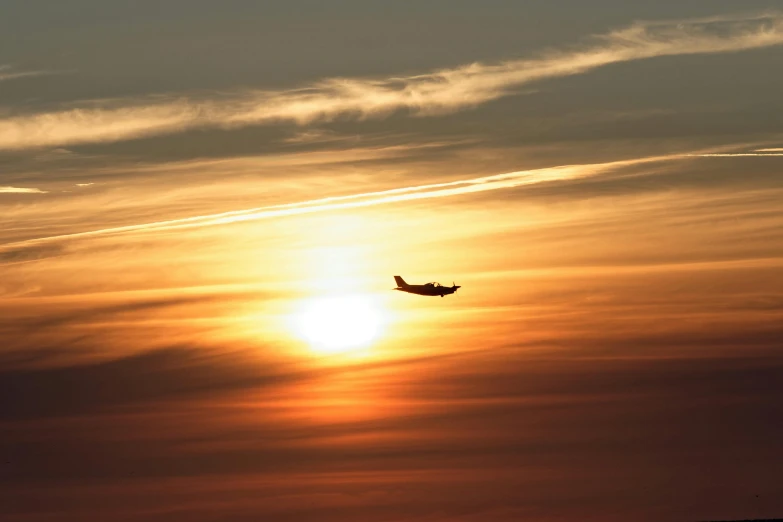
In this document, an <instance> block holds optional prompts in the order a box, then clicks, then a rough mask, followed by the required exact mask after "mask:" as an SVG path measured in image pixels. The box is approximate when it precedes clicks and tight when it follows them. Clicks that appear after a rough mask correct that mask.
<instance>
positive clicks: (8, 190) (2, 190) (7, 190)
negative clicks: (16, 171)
mask: <svg viewBox="0 0 783 522" xmlns="http://www.w3.org/2000/svg"><path fill="white" fill-rule="evenodd" d="M0 194H46V191H45V190H41V189H37V188H24V187H0Z"/></svg>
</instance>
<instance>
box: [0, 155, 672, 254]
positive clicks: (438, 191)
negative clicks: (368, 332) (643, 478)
mask: <svg viewBox="0 0 783 522" xmlns="http://www.w3.org/2000/svg"><path fill="white" fill-rule="evenodd" d="M678 157H679V156H664V157H650V158H640V159H634V160H625V161H615V162H609V163H599V164H590V165H564V166H557V167H550V168H543V169H535V170H526V171H517V172H510V173H505V174H496V175H492V176H482V177H479V178H472V179H466V180H458V181H448V182H443V183H431V184H425V185H417V186H410V187H401V188H395V189H390V190H382V191H377V192H366V193H362V194H352V195H345V196H333V197H326V198H320V199H313V200H308V201H301V202H297V203H288V204H282V205H271V206H266V207H258V208H251V209H245V210H237V211H229V212H222V213H217V214H208V215H201V216H193V217H188V218H182V219H172V220H167V221H159V222H153V223H144V224H138V225H127V226H120V227H113V228H104V229H100V230H92V231H88V232H77V233H73V234H63V235H57V236H50V237H43V238H37V239H30V240H25V241H20V242H15V243H7V244H5V245H3V246H1V247H0V250H3V251H4V250H7V249H18V248H23V247H27V246H34V245H38V244H41V243H47V242H52V241H54V242H56V241H67V240H75V239H82V238H89V237H95V236H104V235H113V234H123V233H132V232H147V231H163V230H176V229H185V228H194V227H206V226H216V225H226V224H232V223H239V222H244V221H254V220H260V219H268V218H275V217H285V216H293V215H301V214H311V213H315V212H326V211H334V210H346V209H356V208H363V207H370V206H375V205H384V204H390V203H401V202H405V201H413V200H422V199H432V198H442V197H450V196H460V195H466V194H473V193H478V192H486V191H492V190H500V189H511V188H515V187H520V186H523V185H532V184H537V183H544V182H549V181H564V180H575V179H580V178H585V177H589V176H595V175H598V174H602V173H606V172H609V171H611V170H614V169H619V168H622V167H627V166H632V165H639V164H643V163H652V162H659V161H666V160H672V159H677V158H678Z"/></svg>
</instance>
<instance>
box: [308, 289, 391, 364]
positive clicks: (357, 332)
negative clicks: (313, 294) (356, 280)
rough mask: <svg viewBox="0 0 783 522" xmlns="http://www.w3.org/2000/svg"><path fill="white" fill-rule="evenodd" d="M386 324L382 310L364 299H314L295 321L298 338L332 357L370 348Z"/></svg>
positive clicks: (372, 302) (343, 297) (346, 297)
mask: <svg viewBox="0 0 783 522" xmlns="http://www.w3.org/2000/svg"><path fill="white" fill-rule="evenodd" d="M382 323H383V314H382V313H381V310H380V308H379V306H378V305H377V304H376V303H375V301H374V300H373V299H372V298H370V297H368V296H362V295H350V296H332V297H320V298H314V299H310V300H308V301H306V302H305V303H304V304H303V306H302V307H301V308H300V309H299V310H298V311H297V312H296V315H295V317H294V328H295V330H296V332H297V334H298V335H300V336H301V337H302V338H303V339H304V340H305V341H307V342H308V343H309V344H310V345H311V346H312V347H313V349H315V350H317V351H319V352H322V353H329V354H334V353H346V352H351V351H357V350H359V349H361V348H365V347H367V346H369V345H370V343H372V341H374V340H375V339H376V338H377V336H378V334H379V333H380V330H381V327H382Z"/></svg>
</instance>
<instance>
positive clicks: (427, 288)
mask: <svg viewBox="0 0 783 522" xmlns="http://www.w3.org/2000/svg"><path fill="white" fill-rule="evenodd" d="M394 280H395V281H396V282H397V288H395V289H394V290H399V291H400V292H408V293H409V294H416V295H428V296H436V295H439V296H441V297H443V296H444V295H449V294H453V293H454V292H456V291H457V288H461V287H459V286H457V285H454V284H452V286H442V285H441V284H440V283H427V284H426V285H409V284H408V283H406V282H405V280H404V279H403V278H402V277H400V276H394Z"/></svg>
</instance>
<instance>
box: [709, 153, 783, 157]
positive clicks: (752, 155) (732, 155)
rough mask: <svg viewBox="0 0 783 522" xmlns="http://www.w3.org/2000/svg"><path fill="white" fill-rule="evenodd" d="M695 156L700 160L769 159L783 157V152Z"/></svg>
mask: <svg viewBox="0 0 783 522" xmlns="http://www.w3.org/2000/svg"><path fill="white" fill-rule="evenodd" d="M693 156H695V157H699V158H745V157H750V158H769V157H772V158H774V157H778V156H783V152H781V153H775V152H764V153H761V152H721V153H713V154H694V155H693Z"/></svg>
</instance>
